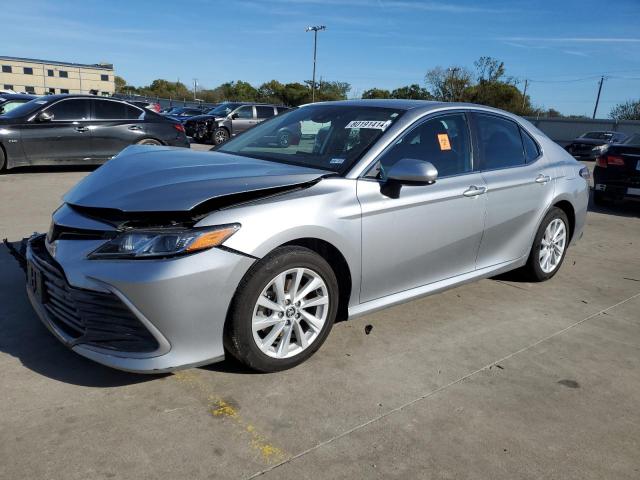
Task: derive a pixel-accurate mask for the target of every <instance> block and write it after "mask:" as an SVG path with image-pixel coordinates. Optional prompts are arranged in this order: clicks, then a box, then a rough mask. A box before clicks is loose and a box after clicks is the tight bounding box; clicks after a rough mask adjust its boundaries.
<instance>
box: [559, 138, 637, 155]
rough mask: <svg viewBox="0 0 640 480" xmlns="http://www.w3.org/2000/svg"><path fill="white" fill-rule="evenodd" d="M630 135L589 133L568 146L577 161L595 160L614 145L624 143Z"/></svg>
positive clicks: (567, 148)
mask: <svg viewBox="0 0 640 480" xmlns="http://www.w3.org/2000/svg"><path fill="white" fill-rule="evenodd" d="M627 138H629V136H628V135H626V134H624V133H621V132H587V133H583V134H582V135H580V136H579V137H578V138H576V139H575V140H573V141H572V142H571V143H570V144H569V145H567V146H566V150H567V152H569V153H570V154H571V155H573V157H574V158H575V159H577V160H595V159H596V158H598V157H599V156H600V154H602V153H603V152H604V151H605V150H606V149H607V146H608V145H610V144H612V143H621V142H624V141H625V140H626V139H627Z"/></svg>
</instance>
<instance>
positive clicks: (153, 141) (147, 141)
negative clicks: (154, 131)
mask: <svg viewBox="0 0 640 480" xmlns="http://www.w3.org/2000/svg"><path fill="white" fill-rule="evenodd" d="M136 145H162V143H161V142H160V141H159V140H156V139H155V138H143V139H142V140H140V141H139V142H137V143H136Z"/></svg>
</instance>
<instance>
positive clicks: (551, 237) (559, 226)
mask: <svg viewBox="0 0 640 480" xmlns="http://www.w3.org/2000/svg"><path fill="white" fill-rule="evenodd" d="M566 244H567V227H566V225H565V224H564V222H563V221H562V220H561V219H559V218H554V219H553V220H551V222H549V225H547V228H546V229H545V231H544V236H543V237H542V241H541V242H540V252H539V255H538V261H539V262H540V268H541V269H542V271H543V272H544V273H550V272H553V271H554V270H555V269H556V268H558V265H559V264H560V261H561V260H562V255H563V254H564V250H565V248H566Z"/></svg>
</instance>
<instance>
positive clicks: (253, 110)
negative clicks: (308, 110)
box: [184, 102, 291, 145]
mask: <svg viewBox="0 0 640 480" xmlns="http://www.w3.org/2000/svg"><path fill="white" fill-rule="evenodd" d="M289 110H291V109H290V108H288V107H282V106H277V105H268V104H260V103H246V102H228V103H221V104H220V105H218V106H217V107H215V108H213V109H211V110H210V111H208V112H207V113H206V114H204V115H197V116H195V117H191V118H190V119H188V120H187V121H185V122H184V126H185V130H186V132H187V135H188V136H190V137H193V139H194V140H195V141H196V142H200V143H213V144H214V145H220V144H222V143H224V142H226V141H227V140H229V138H231V137H233V136H235V135H238V134H239V133H242V132H244V131H245V130H248V129H249V128H251V127H253V126H254V125H257V124H258V123H260V122H262V121H263V120H266V119H268V118H271V117H275V116H276V115H279V114H281V113H283V112H287V111H289Z"/></svg>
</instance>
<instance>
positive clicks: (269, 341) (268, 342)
mask: <svg viewBox="0 0 640 480" xmlns="http://www.w3.org/2000/svg"><path fill="white" fill-rule="evenodd" d="M284 327H285V323H284V322H282V323H281V324H279V325H274V327H273V328H272V329H271V331H270V332H269V334H268V335H267V336H266V337H264V339H263V340H262V347H263V348H265V349H267V350H268V349H269V347H271V346H272V345H273V342H275V340H276V338H278V335H280V332H282V330H284Z"/></svg>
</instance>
